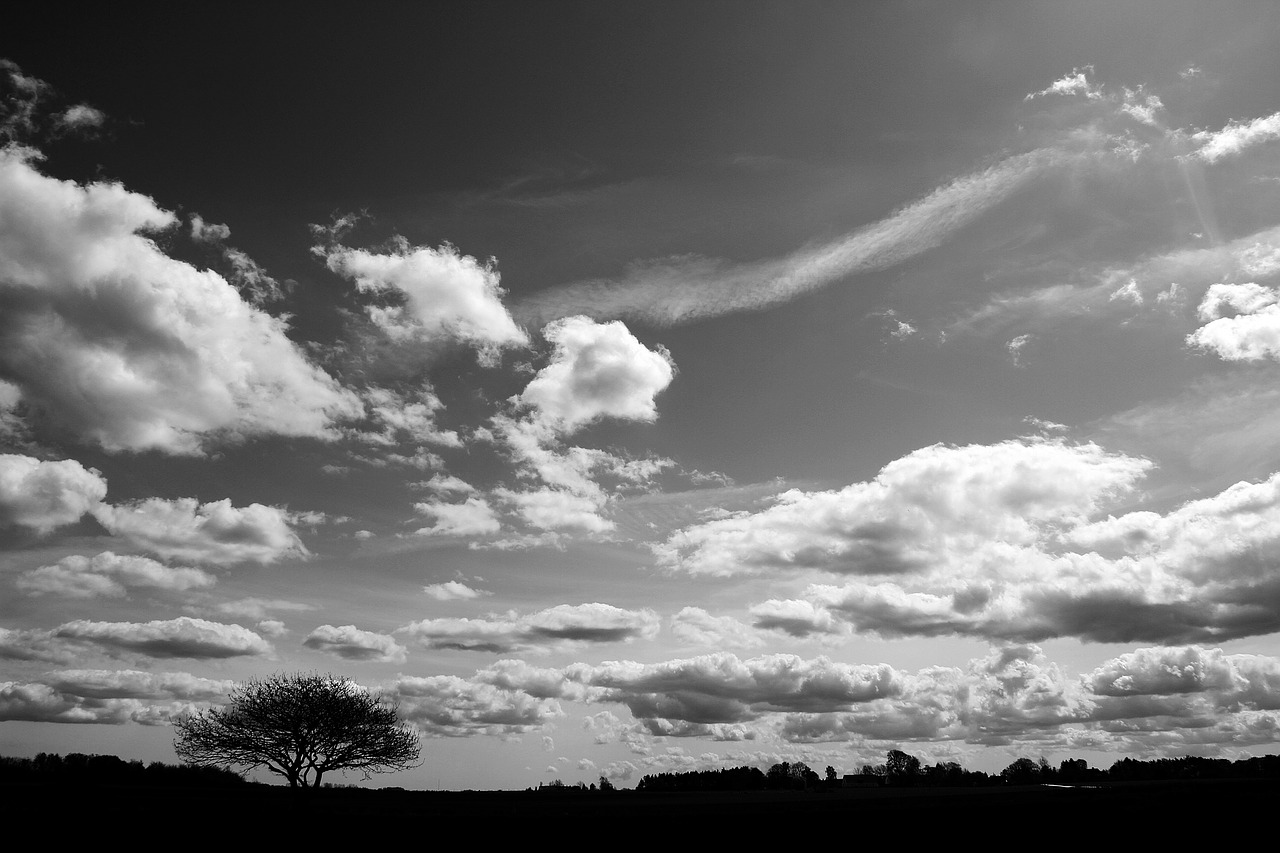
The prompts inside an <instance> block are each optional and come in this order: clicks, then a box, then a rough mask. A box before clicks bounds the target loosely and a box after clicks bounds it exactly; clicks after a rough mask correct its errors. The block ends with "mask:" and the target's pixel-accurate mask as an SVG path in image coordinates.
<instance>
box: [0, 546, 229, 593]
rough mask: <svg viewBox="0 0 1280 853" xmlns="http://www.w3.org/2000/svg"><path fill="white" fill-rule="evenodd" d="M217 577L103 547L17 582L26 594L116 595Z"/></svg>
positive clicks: (194, 585)
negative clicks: (89, 555) (132, 590)
mask: <svg viewBox="0 0 1280 853" xmlns="http://www.w3.org/2000/svg"><path fill="white" fill-rule="evenodd" d="M216 580H217V579H216V578H215V577H214V576H213V575H211V574H209V573H207V572H203V571H201V570H200V569H193V568H189V567H185V566H166V565H165V564H163V563H158V562H156V561H155V560H152V559H149V558H147V557H137V556H119V555H116V554H113V553H112V552H110V551H104V552H103V553H101V554H98V555H97V556H94V557H83V556H78V555H72V556H68V557H63V558H62V559H61V560H59V561H58V562H56V563H53V564H52V565H47V566H40V567H39V568H35V569H31V570H30V571H27V572H23V573H22V574H21V575H19V576H18V579H17V581H16V585H17V587H18V589H20V590H22V591H23V592H26V593H27V594H29V595H45V594H48V595H61V596H66V597H68V598H95V597H98V596H107V597H113V598H119V597H121V596H123V595H125V594H126V592H127V589H128V588H139V589H162V590H170V591H175V592H183V591H186V590H189V589H203V588H205V587H210V586H213V584H214V583H215V582H216Z"/></svg>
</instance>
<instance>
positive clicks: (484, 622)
mask: <svg viewBox="0 0 1280 853" xmlns="http://www.w3.org/2000/svg"><path fill="white" fill-rule="evenodd" d="M659 626H660V622H659V619H658V615H657V614H656V613H654V612H653V611H652V610H648V609H644V610H624V609H622V608H619V607H614V606H612V605H609V604H600V603H599V602H594V603H591V604H576V605H570V604H560V605H557V606H555V607H550V608H548V609H546V610H540V611H538V612H536V613H530V614H526V615H524V616H521V615H519V614H517V613H515V612H511V613H508V614H506V615H504V616H500V617H494V618H489V619H424V620H422V621H421V622H414V623H411V624H409V625H406V626H405V627H404V628H402V629H400V630H401V631H403V632H405V633H407V634H408V635H409V636H410V637H412V638H413V639H415V640H417V641H418V642H419V643H421V644H422V645H424V646H426V647H427V648H435V649H459V650H462V651H483V652H498V653H507V652H513V651H546V650H548V649H551V648H555V647H560V646H563V645H572V644H576V643H625V642H631V641H633V640H636V639H651V638H652V637H653V636H655V635H656V634H657V632H658V628H659Z"/></svg>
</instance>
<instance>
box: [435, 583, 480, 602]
mask: <svg viewBox="0 0 1280 853" xmlns="http://www.w3.org/2000/svg"><path fill="white" fill-rule="evenodd" d="M422 591H423V592H425V593H426V594H427V595H429V596H431V597H432V598H434V599H435V600H436V601H470V600H472V599H475V598H479V597H480V596H482V595H493V593H491V592H489V591H487V590H483V589H473V588H471V587H469V586H467V585H466V584H464V583H462V582H460V581H445V582H444V583H432V584H427V585H426V586H424V587H423V588H422Z"/></svg>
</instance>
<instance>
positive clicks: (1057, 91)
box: [1024, 65, 1103, 101]
mask: <svg viewBox="0 0 1280 853" xmlns="http://www.w3.org/2000/svg"><path fill="white" fill-rule="evenodd" d="M1092 73H1093V66H1092V65H1086V66H1084V67H1083V68H1073V69H1072V70H1071V73H1070V74H1068V75H1066V76H1065V77H1063V78H1061V79H1060V80H1054V81H1053V82H1052V83H1050V84H1049V85H1048V86H1046V87H1045V88H1043V89H1041V90H1040V91H1039V92H1032V93H1031V94H1029V95H1027V96H1026V98H1025V99H1024V100H1027V101H1030V100H1032V99H1034V98H1042V97H1044V96H1045V95H1084V96H1085V97H1086V98H1089V99H1090V100H1099V99H1101V98H1102V97H1103V95H1102V90H1101V89H1099V88H1098V87H1097V86H1096V85H1094V84H1092V83H1090V82H1089V75H1090V74H1092Z"/></svg>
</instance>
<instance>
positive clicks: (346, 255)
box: [317, 240, 528, 348]
mask: <svg viewBox="0 0 1280 853" xmlns="http://www.w3.org/2000/svg"><path fill="white" fill-rule="evenodd" d="M317 253H318V254H320V255H321V256H323V257H324V259H325V261H326V262H327V263H328V265H329V268H330V269H331V270H333V271H334V272H336V273H338V274H339V275H342V276H344V277H346V278H348V279H351V280H353V281H355V283H356V286H357V287H358V288H359V289H360V291H361V292H363V293H374V294H379V295H389V296H392V297H395V298H397V299H398V300H399V301H401V302H402V303H403V304H396V305H378V306H371V307H369V308H368V309H367V311H368V313H369V317H370V319H372V320H373V322H374V323H375V324H376V325H378V326H379V327H381V328H382V329H383V330H384V331H385V332H386V333H387V334H388V335H389V336H391V337H392V338H394V339H401V340H403V339H412V338H415V337H419V336H420V337H423V338H426V339H431V340H434V339H441V338H450V339H457V340H461V341H464V342H467V343H471V344H474V345H476V346H479V347H481V348H493V347H505V346H522V345H524V344H526V343H527V342H528V338H527V336H526V335H525V333H524V331H523V330H522V329H521V328H520V327H519V326H517V325H516V324H515V321H514V320H512V319H511V315H510V314H509V313H507V309H506V308H505V307H504V306H503V304H502V295H503V291H502V289H501V288H500V287H499V286H498V281H499V277H498V271H497V270H496V269H494V268H493V267H492V266H491V265H485V264H481V263H480V262H479V261H477V260H476V259H475V258H473V257H471V256H469V255H462V254H460V253H459V252H458V251H457V249H455V248H454V247H452V246H449V245H443V246H441V247H440V248H438V249H432V248H430V247H427V246H410V245H409V244H408V242H407V241H404V240H399V241H397V242H396V244H395V245H394V247H393V248H392V249H391V250H390V251H388V252H386V253H377V252H370V251H366V250H364V249H352V248H348V247H346V246H341V245H333V246H329V247H319V248H317Z"/></svg>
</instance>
